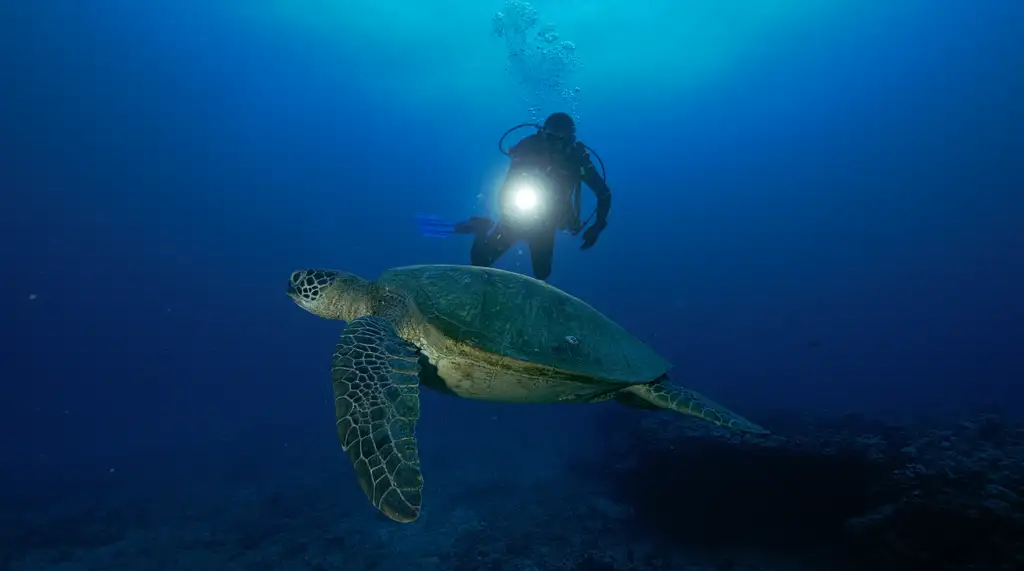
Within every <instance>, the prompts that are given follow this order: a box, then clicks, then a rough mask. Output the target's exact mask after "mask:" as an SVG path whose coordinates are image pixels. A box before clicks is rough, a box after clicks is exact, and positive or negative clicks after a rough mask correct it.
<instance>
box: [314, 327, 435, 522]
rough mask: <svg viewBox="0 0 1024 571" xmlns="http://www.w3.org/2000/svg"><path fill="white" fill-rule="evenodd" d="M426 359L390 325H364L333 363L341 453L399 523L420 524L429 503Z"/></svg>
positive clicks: (343, 341) (344, 341) (350, 331)
mask: <svg viewBox="0 0 1024 571" xmlns="http://www.w3.org/2000/svg"><path fill="white" fill-rule="evenodd" d="M418 358H419V352H418V351H417V349H416V347H414V346H413V345H411V344H410V343H408V342H407V341H405V340H403V339H401V338H400V337H399V336H398V333H397V331H396V330H395V327H394V325H393V324H392V323H391V322H390V321H389V320H387V319H384V318H380V317H360V318H357V319H355V320H354V321H352V322H351V323H350V324H349V326H348V327H347V328H345V331H344V332H343V333H342V335H341V338H340V339H339V341H338V345H337V348H336V349H335V351H334V359H333V360H332V363H331V376H332V377H333V379H334V410H335V417H336V418H337V428H338V438H339V439H340V440H341V447H342V448H343V449H344V450H345V452H347V453H348V455H349V458H350V459H351V460H352V467H353V468H355V472H356V477H357V478H358V480H359V486H360V487H361V488H362V489H363V492H364V493H366V497H367V498H369V499H370V502H371V503H372V504H373V505H374V506H375V507H376V508H377V509H379V510H380V511H381V512H382V513H384V514H385V515H387V516H388V517H389V518H391V519H393V520H395V521H399V522H411V521H415V520H416V519H417V518H418V517H419V514H420V506H421V504H422V501H423V495H422V494H423V474H422V472H421V471H420V459H419V453H418V451H417V443H416V435H415V429H416V421H417V420H418V419H419V417H420V400H419V382H420V381H419V372H420V367H419V364H418V363H417V360H418Z"/></svg>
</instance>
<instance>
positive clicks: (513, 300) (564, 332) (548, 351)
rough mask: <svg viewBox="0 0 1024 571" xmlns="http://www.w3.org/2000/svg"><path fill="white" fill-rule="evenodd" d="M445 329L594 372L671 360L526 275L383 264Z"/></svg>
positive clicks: (656, 371)
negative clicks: (397, 266)
mask: <svg viewBox="0 0 1024 571" xmlns="http://www.w3.org/2000/svg"><path fill="white" fill-rule="evenodd" d="M377 283H378V285H381V286H384V287H388V288H391V289H395V290H399V291H402V292H405V293H406V294H408V295H409V296H410V297H411V299H412V301H413V302H414V303H415V304H416V307H417V308H418V309H419V311H420V313H421V314H422V316H423V318H424V319H425V320H426V321H427V323H428V324H430V325H432V326H434V327H435V328H436V329H437V330H438V331H440V332H441V333H442V334H443V335H445V336H446V337H448V338H450V339H452V340H454V341H457V342H459V343H463V344H465V345H468V346H471V347H474V348H476V349H479V350H481V351H484V352H487V353H492V354H496V355H501V356H503V357H508V358H510V359H515V360H518V361H523V362H527V363H534V364H538V365H543V366H547V367H552V368H554V369H557V370H559V371H563V372H567V373H570V374H575V375H580V376H584V377H590V378H593V379H596V380H600V381H605V382H613V383H623V384H640V383H647V382H650V381H653V380H654V379H656V378H658V377H660V376H661V375H662V374H664V373H665V372H666V371H668V369H669V367H670V364H669V363H668V361H666V360H665V359H663V358H661V357H660V356H659V355H658V354H657V353H655V352H654V350H653V349H651V348H650V347H649V346H648V345H647V344H645V343H643V342H642V341H640V340H639V339H637V338H636V337H634V336H633V335H631V334H630V333H629V332H628V331H626V330H625V329H623V328H622V327H620V326H619V325H618V324H617V323H615V322H614V321H612V320H611V319H608V318H607V317H605V316H604V315H603V314H601V312H599V311H597V310H596V309H594V308H593V307H591V306H590V305H588V304H587V303H585V302H583V301H582V300H580V299H577V298H575V297H573V296H571V295H569V294H567V293H565V292H564V291H562V290H560V289H558V288H555V287H552V286H550V285H548V284H546V283H544V282H542V281H539V280H536V279H533V278H531V277H529V276H524V275H522V274H517V273H513V272H507V271H504V270H498V269H494V268H482V267H474V266H456V265H420V266H406V267H401V268H394V269H391V270H388V271H386V272H385V273H384V274H383V275H382V276H381V277H380V279H378V280H377Z"/></svg>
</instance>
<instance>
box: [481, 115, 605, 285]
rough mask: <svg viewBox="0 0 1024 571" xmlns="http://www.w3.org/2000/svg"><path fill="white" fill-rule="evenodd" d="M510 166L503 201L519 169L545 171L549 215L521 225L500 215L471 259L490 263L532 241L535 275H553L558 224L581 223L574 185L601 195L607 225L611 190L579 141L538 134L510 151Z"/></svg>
mask: <svg viewBox="0 0 1024 571" xmlns="http://www.w3.org/2000/svg"><path fill="white" fill-rule="evenodd" d="M509 156H511V157H512V164H511V165H509V168H508V176H506V178H505V182H504V184H503V185H502V188H501V191H499V193H498V196H499V204H504V203H505V202H504V195H505V194H506V193H507V192H508V190H509V189H508V186H509V182H510V179H511V178H512V176H513V175H515V174H516V173H517V172H521V171H523V170H527V169H529V170H535V171H539V172H541V173H543V174H544V176H545V177H546V178H547V180H548V182H549V185H548V191H547V192H549V193H551V194H550V195H549V196H546V197H545V202H547V203H548V204H550V209H549V212H550V215H549V216H548V217H547V219H545V220H537V221H532V222H530V223H529V224H528V225H523V226H517V225H516V224H515V221H514V220H507V219H506V218H502V219H501V220H500V221H499V222H498V224H497V225H495V226H494V228H493V229H492V230H491V231H490V233H486V234H485V233H480V234H477V236H476V239H475V240H474V241H473V247H472V249H471V250H470V254H469V257H470V262H471V263H472V264H473V265H474V266H491V265H493V264H494V263H495V262H497V261H498V259H499V258H501V256H502V255H503V254H504V253H505V252H507V251H508V249H509V248H511V247H512V245H513V244H515V243H516V242H518V241H520V240H525V241H526V242H527V243H528V244H529V245H530V260H531V262H532V263H533V275H534V277H536V278H537V279H539V280H544V279H547V277H548V276H549V275H551V260H552V258H553V256H554V250H555V233H556V232H557V231H558V229H559V228H571V229H573V230H578V228H575V226H576V225H578V224H579V220H578V213H576V212H574V211H573V203H572V200H573V194H574V193H575V190H576V185H578V184H580V182H583V183H585V184H586V185H587V187H589V188H590V190H591V191H593V192H594V195H595V196H596V197H597V215H596V222H595V223H597V224H601V225H603V224H604V223H605V220H606V219H607V217H608V212H609V211H610V210H611V207H612V191H611V189H609V188H608V185H607V184H606V183H605V181H604V179H603V178H602V177H601V175H600V174H599V173H598V172H597V169H596V168H595V167H594V163H593V162H592V161H591V160H590V153H589V152H588V151H587V149H586V147H585V146H584V145H583V144H582V143H580V142H579V141H574V142H573V143H571V144H570V145H568V146H566V145H563V144H561V143H559V142H554V141H549V140H548V139H546V138H545V137H544V136H543V135H542V134H540V133H534V134H533V135H530V136H528V137H526V138H525V139H523V140H522V141H519V143H517V144H516V145H515V146H514V147H512V148H511V149H509Z"/></svg>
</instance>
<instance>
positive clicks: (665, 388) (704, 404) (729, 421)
mask: <svg viewBox="0 0 1024 571" xmlns="http://www.w3.org/2000/svg"><path fill="white" fill-rule="evenodd" d="M622 392H623V393H630V394H632V395H634V396H636V397H639V398H641V399H643V400H644V401H646V402H648V403H650V404H652V405H654V406H656V407H659V408H663V409H667V410H674V411H676V412H678V413H681V414H686V415H690V416H696V417H697V418H702V419H704V420H706V421H708V422H712V423H714V424H717V425H718V426H722V427H724V428H731V429H732V430H739V431H741V432H752V433H754V434H768V431H767V430H765V429H764V428H761V427H760V426H758V425H756V424H754V423H753V422H750V421H749V420H747V419H745V418H743V417H742V416H740V415H738V414H736V413H735V412H732V411H731V410H729V409H727V408H725V407H724V406H722V405H720V404H718V403H716V402H714V401H713V400H711V399H709V398H707V397H705V396H704V395H702V394H700V393H698V392H697V391H692V390H690V389H686V388H683V387H680V386H678V385H673V384H671V383H669V382H668V379H667V377H663V378H661V379H658V380H657V381H655V382H653V383H648V384H646V385H634V386H631V387H627V388H625V389H623V390H622ZM626 404H630V403H628V402H627V403H626Z"/></svg>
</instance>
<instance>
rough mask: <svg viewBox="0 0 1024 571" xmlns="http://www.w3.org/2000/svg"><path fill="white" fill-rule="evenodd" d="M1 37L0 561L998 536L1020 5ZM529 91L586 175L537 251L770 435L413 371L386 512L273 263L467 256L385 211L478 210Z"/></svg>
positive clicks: (938, 547)
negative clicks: (406, 499)
mask: <svg viewBox="0 0 1024 571" xmlns="http://www.w3.org/2000/svg"><path fill="white" fill-rule="evenodd" d="M0 30H2V31H0V239H2V244H3V246H2V247H0V257H2V258H0V259H2V267H3V268H5V273H4V275H7V276H8V277H7V278H6V279H4V280H2V281H0V294H2V295H0V311H2V321H0V324H2V327H3V332H4V339H5V340H6V342H5V344H4V345H5V350H4V351H3V359H2V362H0V433H2V434H3V438H2V441H0V443H2V444H0V479H2V484H3V485H2V486H0V506H2V510H0V569H11V570H12V571H13V570H17V571H21V570H28V569H47V570H51V569H52V570H61V571H65V570H66V571H71V570H80V569H89V570H101V569H102V570H106V569H111V570H121V571H124V570H134V569H147V570H164V569H166V570H172V569H174V570H176V569H190V570H191V569H218V570H225V569H247V570H252V569H268V570H269V569H282V570H283V569H315V570H329V569H330V570H333V569H379V570H390V569H403V570H408V569H424V570H435V569H437V570H440V569H446V570H449V569H456V570H460V571H461V570H467V571H471V570H476V569H488V570H490V569H495V570H499V569H500V570H512V569H519V570H526V569H537V570H548V569H579V570H587V569H652V570H655V569H665V570H669V569H690V568H693V569H697V568H709V569H721V570H723V571H725V570H728V569H734V568H751V569H797V568H800V569H836V568H856V569H861V568H865V569H868V568H870V569H886V568H893V569H909V568H922V569H924V568H927V569H943V568H948V569H958V568H968V566H970V565H974V567H972V568H974V569H987V568H992V569H1009V568H1013V566H1014V565H1017V564H1020V565H1022V566H1024V501H1022V500H1021V497H1022V495H1024V473H1022V471H1021V468H1020V466H1021V465H1022V464H1024V429H1022V428H1021V427H1022V426H1024V425H1022V413H1024V390H1022V389H1021V388H1020V383H1021V380H1022V379H1024V356H1022V355H1021V353H1020V347H1021V346H1022V345H1024V296H1022V295H1021V292H1024V255H1022V252H1024V224H1022V221H1024V104H1022V102H1024V74H1022V73H1021V70H1024V40H1022V37H1024V35H1022V33H1021V30H1024V4H1021V3H1020V2H1019V1H1014V0H990V1H986V2H980V3H979V2H975V3H949V2H947V3H935V2H924V1H921V0H901V1H899V2H879V1H866V2H865V1H853V0H832V1H819V2H811V1H808V0H788V1H782V2H780V1H774V2H773V1H768V0H744V1H742V2H732V3H717V4H713V3H696V2H668V1H664V0H655V1H651V2H646V3H639V2H625V1H622V0H591V1H587V2H583V1H579V0H572V1H564V0H563V1H559V2H555V1H552V0H535V1H533V2H531V3H529V4H527V3H526V2H522V1H520V0H507V1H505V2H502V1H501V0H487V1H472V2H471V1H468V0H435V1H434V2H408V1H405V2H403V1H398V0H379V1H378V2H373V3H370V2H367V3H356V2H337V1H334V2H329V1H326V0H290V1H287V2H285V1H283V0H259V1H254V2H199V1H198V0H177V1H175V2H128V1H126V0H93V1H90V2H87V3H86V2H72V1H65V0H55V1H53V2H14V1H5V2H0ZM554 111H566V112H569V113H571V114H572V115H573V116H574V117H575V118H576V120H577V122H578V129H579V137H580V139H581V140H583V141H584V142H586V143H587V144H588V145H590V146H591V147H593V148H594V149H596V150H597V151H598V152H599V153H600V155H601V157H602V158H603V160H604V163H605V165H606V166H607V174H608V183H609V186H610V187H611V189H612V193H613V196H614V199H613V205H612V210H611V215H610V217H609V225H608V228H607V230H606V231H605V232H604V233H603V234H602V236H601V238H600V240H599V242H598V243H597V245H596V246H595V247H594V248H592V249H590V250H586V251H581V250H580V249H579V248H578V245H579V238H578V237H572V236H569V235H560V236H559V237H558V241H557V244H556V252H555V261H554V272H553V273H552V276H551V278H550V280H549V282H550V283H551V284H552V285H554V286H556V287H558V288H561V289H563V290H565V291H566V292H569V293H571V294H572V295H575V296H577V297H579V298H581V299H583V300H585V301H587V302H588V303H590V304H591V305H593V306H594V307H595V308H597V309H598V310H600V311H601V312H603V313H604V314H605V315H607V316H608V317H610V318H612V319H614V320H615V321H616V322H618V323H619V324H621V325H622V326H623V327H625V328H626V329H628V330H629V331H630V332H632V333H633V334H635V335H636V336H637V337H638V338H639V339H641V340H643V341H645V342H647V343H648V344H650V345H651V346H652V347H653V348H655V350H657V351H658V352H659V353H660V354H661V355H663V356H664V357H665V358H667V359H669V360H670V361H671V362H672V363H673V365H674V368H673V369H672V372H671V375H672V378H673V380H674V381H676V382H679V383H681V384H684V385H685V386H687V387H690V388H692V389H695V390H699V391H702V392H704V393H706V394H707V395H709V396H710V397H711V398H714V399H715V400H717V401H718V402H721V403H723V404H724V405H726V406H728V407H729V408H731V409H732V410H735V411H737V412H739V413H741V414H743V415H744V416H746V417H748V418H751V419H753V420H755V421H757V422H759V423H761V424H763V425H764V426H765V427H767V428H768V429H770V430H772V432H773V433H774V436H772V437H770V438H760V439H758V438H754V437H740V436H738V435H735V434H725V433H722V432H720V431H716V430H713V429H712V428H711V427H710V426H706V425H703V424H699V423H694V422H690V421H689V420H687V419H684V418H683V417H680V416H676V415H669V414H656V413H651V412H642V411H635V410H627V409H625V408H623V407H621V406H620V405H617V404H614V403H605V404H593V405H588V406H569V405H536V406H522V405H514V404H492V403H482V402H474V401H469V400H459V399H453V398H451V397H448V396H445V395H439V394H434V393H431V392H429V391H423V392H422V393H421V404H422V417H421V419H420V423H419V426H418V429H417V434H418V439H419V446H420V456H421V459H422V464H423V471H424V477H425V489H424V511H423V516H422V517H421V518H420V520H419V521H417V522H415V523H412V524H407V525H402V524H398V523H395V522H392V521H390V520H387V519H386V518H384V517H383V516H381V515H380V514H379V513H378V512H377V511H376V510H375V509H374V508H373V507H372V506H371V505H370V503H369V502H368V501H367V500H366V498H365V497H364V496H363V494H362V492H361V491H360V489H359V486H358V484H357V482H356V479H355V477H354V475H353V473H352V469H351V466H350V465H349V461H348V459H347V458H346V456H345V454H344V453H343V452H342V450H341V447H340V445H339V443H338V442H337V437H336V434H335V429H334V426H333V422H334V415H333V412H332V408H333V405H332V398H333V397H332V393H331V386H330V372H329V368H330V359H331V354H332V351H333V349H334V345H335V343H336V342H337V339H338V335H339V333H340V332H341V330H342V326H343V324H341V323H339V322H336V321H328V320H324V319H319V318H317V317H315V316H312V315H310V314H308V313H306V312H304V311H302V310H301V309H300V308H298V307H296V306H295V304H294V303H293V302H292V301H291V300H290V299H288V297H287V296H286V295H285V286H286V284H287V279H288V276H289V275H290V273H291V272H292V271H294V270H296V269H299V268H306V267H327V268H335V269H339V270H344V271H348V272H353V273H357V274H359V275H362V276H363V277H366V278H368V279H374V278H375V277H376V276H377V275H379V274H380V273H381V272H382V271H384V270H386V269H388V268H391V267H396V266H402V265H408V264H430V263H446V264H463V263H468V250H469V244H470V243H469V240H468V239H467V238H465V237H461V236H455V237H450V238H446V239H443V240H437V239H429V238H424V237H421V236H420V235H418V233H417V230H416V224H415V216H416V214H417V213H423V212H426V213H431V214H436V215H438V216H443V217H445V218H449V219H452V220H456V219H461V218H465V217H467V216H470V215H493V214H494V213H495V211H496V210H495V208H494V193H495V191H496V189H497V186H498V184H499V183H500V181H501V180H502V177H503V175H504V171H505V168H506V166H507V158H506V157H504V156H503V155H501V154H500V153H499V152H498V148H497V140H498V138H499V137H500V135H501V134H502V133H503V132H504V131H505V130H506V129H508V128H509V127H511V126H513V125H515V124H517V123H522V122H531V121H540V120H542V119H543V118H544V117H545V116H546V115H547V114H548V113H551V112H554ZM523 134H525V132H523V131H519V132H517V134H515V135H513V137H516V136H521V135H523ZM512 140H513V141H514V140H515V138H513V139H512ZM584 197H585V199H586V200H587V202H586V204H585V208H584V210H585V211H587V212H588V211H589V210H590V209H591V208H593V197H592V196H591V195H590V194H589V193H588V192H587V191H586V190H584ZM497 267H500V268H503V269H507V270H512V271H516V272H521V273H526V274H529V273H530V263H529V253H528V252H526V251H524V250H523V249H521V248H515V249H513V250H512V251H510V252H509V253H508V254H507V255H506V256H505V257H504V258H502V259H501V261H500V262H499V263H498V264H497ZM901 510H902V511H901ZM894 514H895V515H894ZM979 514H980V515H979ZM972 518H973V519H972ZM894 530H895V531H894ZM978 530H984V531H978ZM894 538H895V539H894Z"/></svg>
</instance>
